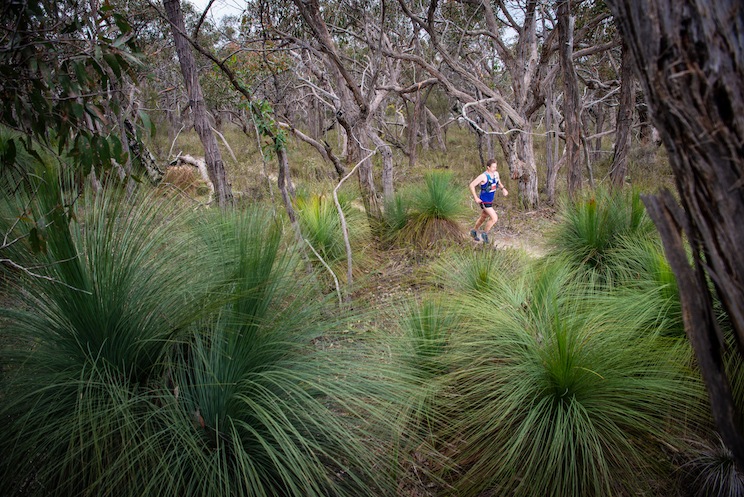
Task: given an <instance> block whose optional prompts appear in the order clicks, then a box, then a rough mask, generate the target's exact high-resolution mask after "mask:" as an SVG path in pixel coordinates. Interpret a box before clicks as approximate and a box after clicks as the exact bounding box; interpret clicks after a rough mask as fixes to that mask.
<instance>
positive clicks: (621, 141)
mask: <svg viewBox="0 0 744 497" xmlns="http://www.w3.org/2000/svg"><path fill="white" fill-rule="evenodd" d="M622 50H623V54H622V62H621V63H620V105H619V107H618V109H617V132H616V134H615V152H614V154H613V156H612V166H611V167H610V180H611V182H612V186H613V187H615V188H622V186H623V184H624V183H625V176H626V175H627V173H628V152H629V151H630V138H631V134H630V131H631V129H632V127H633V110H634V108H635V77H634V76H633V59H632V58H631V55H630V51H629V50H628V45H627V43H625V42H624V41H623V45H622Z"/></svg>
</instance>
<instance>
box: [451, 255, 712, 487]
mask: <svg viewBox="0 0 744 497" xmlns="http://www.w3.org/2000/svg"><path fill="white" fill-rule="evenodd" d="M517 284H525V285H527V287H526V288H525V289H523V290H518V289H514V290H511V291H505V292H501V293H499V292H492V293H489V294H481V295H479V296H478V298H477V299H476V298H465V299H463V303H462V305H463V312H464V313H465V315H468V316H469V319H468V320H467V323H463V328H465V329H467V330H468V331H467V332H463V333H461V334H458V335H457V336H458V340H456V341H454V340H453V342H452V344H451V353H450V355H449V360H450V361H451V367H452V373H451V374H450V376H449V378H448V380H449V391H450V394H449V395H448V396H445V397H443V400H444V402H443V409H444V410H445V411H446V413H449V414H448V415H445V416H446V417H448V418H449V419H451V425H450V426H449V429H448V430H445V431H444V432H442V434H441V435H442V436H443V437H444V438H445V439H448V440H449V441H450V443H451V444H453V445H455V446H456V451H457V453H456V456H455V458H456V460H457V462H458V463H459V467H460V472H459V473H457V474H456V476H454V477H453V478H454V485H455V489H456V490H455V491H456V493H457V495H461V496H476V495H481V493H482V492H484V491H492V492H495V493H496V494H498V495H516V496H533V495H582V496H600V495H602V496H606V495H625V494H633V493H635V492H639V491H646V490H648V485H649V483H648V482H652V481H658V480H659V479H662V478H664V477H665V476H666V475H665V471H666V470H667V469H668V466H666V465H665V464H664V461H665V457H664V453H663V450H662V449H661V445H662V444H660V443H659V441H660V440H663V441H664V443H666V444H669V445H672V446H674V445H676V444H677V441H678V440H679V438H678V437H679V436H680V434H681V433H683V431H684V428H685V426H683V425H682V424H681V423H682V421H681V420H685V419H686V420H690V421H693V420H695V419H696V417H698V416H701V414H700V411H701V409H699V408H698V407H700V406H702V405H703V401H702V398H701V389H700V385H699V382H698V381H697V379H696V378H694V377H691V376H690V375H688V374H685V372H684V371H682V370H680V368H679V367H677V364H676V362H675V361H673V360H670V359H669V357H668V354H667V353H666V352H665V351H664V349H660V348H659V347H656V346H654V344H653V342H652V341H651V339H650V338H648V337H647V338H643V337H639V336H638V334H637V333H636V332H635V330H630V329H627V328H624V327H622V326H614V324H615V323H611V324H612V325H610V324H607V323H606V322H605V320H604V316H597V315H596V314H595V313H594V311H593V309H592V305H590V303H591V301H590V299H589V298H588V293H587V288H588V287H586V286H584V284H583V283H581V282H580V280H577V279H576V277H575V275H574V274H572V269H571V268H570V267H569V266H567V265H565V264H560V265H558V264H555V265H548V266H540V270H539V271H538V272H537V273H536V274H535V275H534V276H533V277H531V278H525V279H524V280H522V283H517ZM486 310H488V311H486ZM696 406H698V407H696ZM665 466H666V467H665Z"/></svg>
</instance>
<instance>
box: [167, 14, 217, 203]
mask: <svg viewBox="0 0 744 497" xmlns="http://www.w3.org/2000/svg"><path fill="white" fill-rule="evenodd" d="M163 7H165V12H166V16H167V18H168V21H169V22H170V24H171V31H172V32H173V41H174V44H175V46H176V52H177V53H178V62H179V64H180V66H181V72H182V73H183V79H184V82H185V83H186V91H187V92H188V95H189V105H190V106H191V111H192V113H193V117H194V129H195V130H196V132H197V134H198V135H199V138H200V139H201V142H202V144H203V145H204V156H205V157H204V159H205V162H206V163H207V170H208V172H209V179H210V180H211V181H212V184H213V185H214V192H215V195H216V196H217V203H218V204H219V206H220V207H226V206H227V205H228V204H230V203H231V202H232V188H231V186H230V183H229V182H228V180H227V174H226V172H225V165H224V163H223V161H222V153H221V152H220V149H219V147H218V146H217V139H216V138H215V136H214V133H213V132H212V127H211V125H210V123H209V118H208V116H207V108H206V105H205V103H204V93H203V92H202V89H201V84H200V83H199V76H198V73H197V71H196V61H195V59H194V55H193V53H192V52H191V46H190V44H189V40H188V36H187V34H186V32H185V31H186V26H185V24H184V21H183V12H182V10H181V2H180V0H164V1H163Z"/></svg>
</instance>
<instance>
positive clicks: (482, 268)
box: [434, 247, 528, 294]
mask: <svg viewBox="0 0 744 497" xmlns="http://www.w3.org/2000/svg"><path fill="white" fill-rule="evenodd" d="M527 264H528V261H527V256H526V254H525V253H524V252H521V251H518V250H472V249H471V248H470V247H466V249H465V250H463V251H452V252H451V253H449V254H448V257H447V258H446V259H445V260H444V261H442V262H441V263H439V264H438V265H437V266H436V267H435V268H434V273H435V276H436V281H437V282H438V283H439V284H441V285H442V286H443V287H444V288H445V289H448V290H450V291H454V292H457V293H468V294H480V293H486V292H489V291H495V290H496V291H498V289H503V288H504V284H505V283H507V282H509V281H510V280H511V279H512V278H514V277H515V276H517V275H519V274H521V273H522V272H523V269H524V267H525V266H526V265H527Z"/></svg>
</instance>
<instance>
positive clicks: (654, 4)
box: [607, 0, 744, 469]
mask: <svg viewBox="0 0 744 497" xmlns="http://www.w3.org/2000/svg"><path fill="white" fill-rule="evenodd" d="M607 3H608V5H609V6H610V8H611V9H612V12H613V14H614V15H615V17H616V19H617V21H618V26H619V29H620V32H621V33H622V36H623V39H624V40H625V41H626V43H627V44H628V49H629V51H630V53H631V54H632V58H633V60H634V68H635V72H636V75H637V76H638V78H639V80H640V82H641V85H642V86H643V89H644V92H645V94H646V98H647V100H648V103H649V108H650V111H651V114H652V119H653V122H654V125H655V126H656V127H657V128H658V129H659V131H660V133H661V137H662V140H663V143H664V145H665V147H666V148H667V150H668V151H669V156H670V163H671V166H672V170H673V172H674V176H675V180H676V185H677V190H678V193H679V200H677V199H675V198H674V196H673V195H672V194H671V193H669V192H664V193H662V194H660V195H658V196H655V197H648V198H646V199H645V202H646V205H647V207H648V209H649V212H650V214H651V215H652V217H653V219H654V222H655V223H656V225H657V227H658V228H659V231H660V233H661V236H662V239H663V242H664V247H665V251H666V254H667V258H668V259H669V262H670V264H671V266H672V269H673V270H674V273H675V275H676V277H677V280H678V282H679V285H678V286H679V290H680V299H681V301H682V305H683V311H684V312H683V316H684V322H685V329H686V332H687V335H688V337H689V338H690V341H691V342H692V345H693V348H694V349H695V353H696V356H697V360H698V364H699V366H700V369H701V370H702V375H703V379H704V380H705V383H706V386H707V388H708V392H709V394H710V397H711V406H712V409H713V414H714V417H715V419H716V422H717V423H718V426H719V430H720V432H721V435H722V438H723V440H724V442H725V443H726V445H727V446H728V447H729V449H730V450H731V451H732V453H733V456H734V458H735V460H736V462H737V464H738V466H739V468H740V469H741V468H744V432H743V431H742V419H741V416H740V415H737V406H736V405H735V404H734V401H733V397H732V393H731V386H730V378H728V376H727V373H726V371H725V369H724V365H723V359H722V354H723V349H724V348H725V344H724V343H723V340H722V337H721V332H720V326H719V323H718V322H717V321H716V319H715V317H714V316H715V313H714V308H713V298H712V296H711V292H712V291H713V290H712V289H715V292H716V293H717V295H718V297H719V298H720V301H721V303H722V304H723V308H724V309H725V310H726V312H727V314H728V316H729V319H730V325H731V328H732V329H733V332H734V333H733V335H734V337H735V340H736V342H737V343H738V351H739V356H738V359H739V361H741V351H742V350H744V285H742V282H743V281H744V252H742V250H741V247H742V245H744V231H742V229H741V219H742V215H744V187H743V186H742V185H743V183H744V181H743V180H742V175H743V174H744V149H742V136H744V97H743V95H744V64H742V63H741V61H742V59H743V58H744V44H742V33H744V6H743V5H742V4H741V2H738V1H735V0H722V1H719V2H696V1H690V0H684V1H678V0H675V1H671V0H633V1H627V0H608V2H607ZM680 204H681V205H680ZM688 247H689V249H688ZM689 252H691V255H692V258H690V256H689V255H690V254H689ZM711 282H712V287H711V284H710V283H711ZM738 408H741V406H738Z"/></svg>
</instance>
